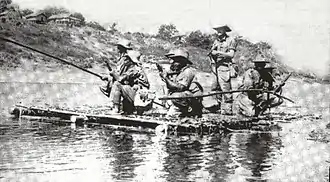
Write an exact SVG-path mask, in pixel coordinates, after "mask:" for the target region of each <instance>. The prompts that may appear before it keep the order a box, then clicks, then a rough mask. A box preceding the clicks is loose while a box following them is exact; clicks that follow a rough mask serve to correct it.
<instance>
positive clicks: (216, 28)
mask: <svg viewBox="0 0 330 182" xmlns="http://www.w3.org/2000/svg"><path fill="white" fill-rule="evenodd" d="M213 29H214V30H215V31H217V32H221V31H224V32H231V29H230V28H229V26H228V25H224V26H220V27H214V28H213Z"/></svg>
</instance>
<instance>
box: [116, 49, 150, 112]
mask: <svg viewBox="0 0 330 182" xmlns="http://www.w3.org/2000/svg"><path fill="white" fill-rule="evenodd" d="M131 52H137V51H129V52H128V55H127V56H125V57H126V58H125V59H131V60H132V61H129V62H124V63H123V64H122V65H121V66H120V70H119V79H118V80H116V81H115V82H114V83H113V86H112V91H111V92H112V94H113V97H112V100H113V104H114V105H121V98H123V102H122V103H123V110H124V112H125V113H127V114H130V113H132V112H133V111H134V109H135V108H134V107H135V101H136V93H137V92H139V90H143V89H144V90H148V89H149V87H150V84H149V81H148V78H147V75H146V74H145V72H144V70H143V68H142V67H141V66H140V65H139V62H137V59H135V60H136V61H134V55H133V56H132V55H130V53H131Z"/></svg>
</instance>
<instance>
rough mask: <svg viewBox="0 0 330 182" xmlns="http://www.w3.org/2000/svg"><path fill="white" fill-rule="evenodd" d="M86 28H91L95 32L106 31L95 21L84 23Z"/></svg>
mask: <svg viewBox="0 0 330 182" xmlns="http://www.w3.org/2000/svg"><path fill="white" fill-rule="evenodd" d="M86 25H87V26H89V27H92V28H94V29H96V30H101V31H106V30H105V28H104V27H103V26H102V25H100V24H99V23H98V22H96V21H91V22H88V23H86Z"/></svg>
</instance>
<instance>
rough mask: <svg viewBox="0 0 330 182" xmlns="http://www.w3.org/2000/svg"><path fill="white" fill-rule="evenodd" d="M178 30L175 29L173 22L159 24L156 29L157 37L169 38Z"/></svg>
mask: <svg viewBox="0 0 330 182" xmlns="http://www.w3.org/2000/svg"><path fill="white" fill-rule="evenodd" d="M178 32H179V31H178V30H177V29H176V26H175V25H173V24H169V25H166V24H164V25H161V26H160V27H159V29H158V34H157V37H158V38H161V39H163V40H170V39H171V38H172V37H173V36H174V35H175V34H176V33H178Z"/></svg>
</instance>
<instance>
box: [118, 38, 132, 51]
mask: <svg viewBox="0 0 330 182" xmlns="http://www.w3.org/2000/svg"><path fill="white" fill-rule="evenodd" d="M117 45H120V46H122V47H124V48H125V49H128V50H132V49H133V47H132V43H131V41H129V40H126V39H122V40H120V41H118V43H117Z"/></svg>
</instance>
